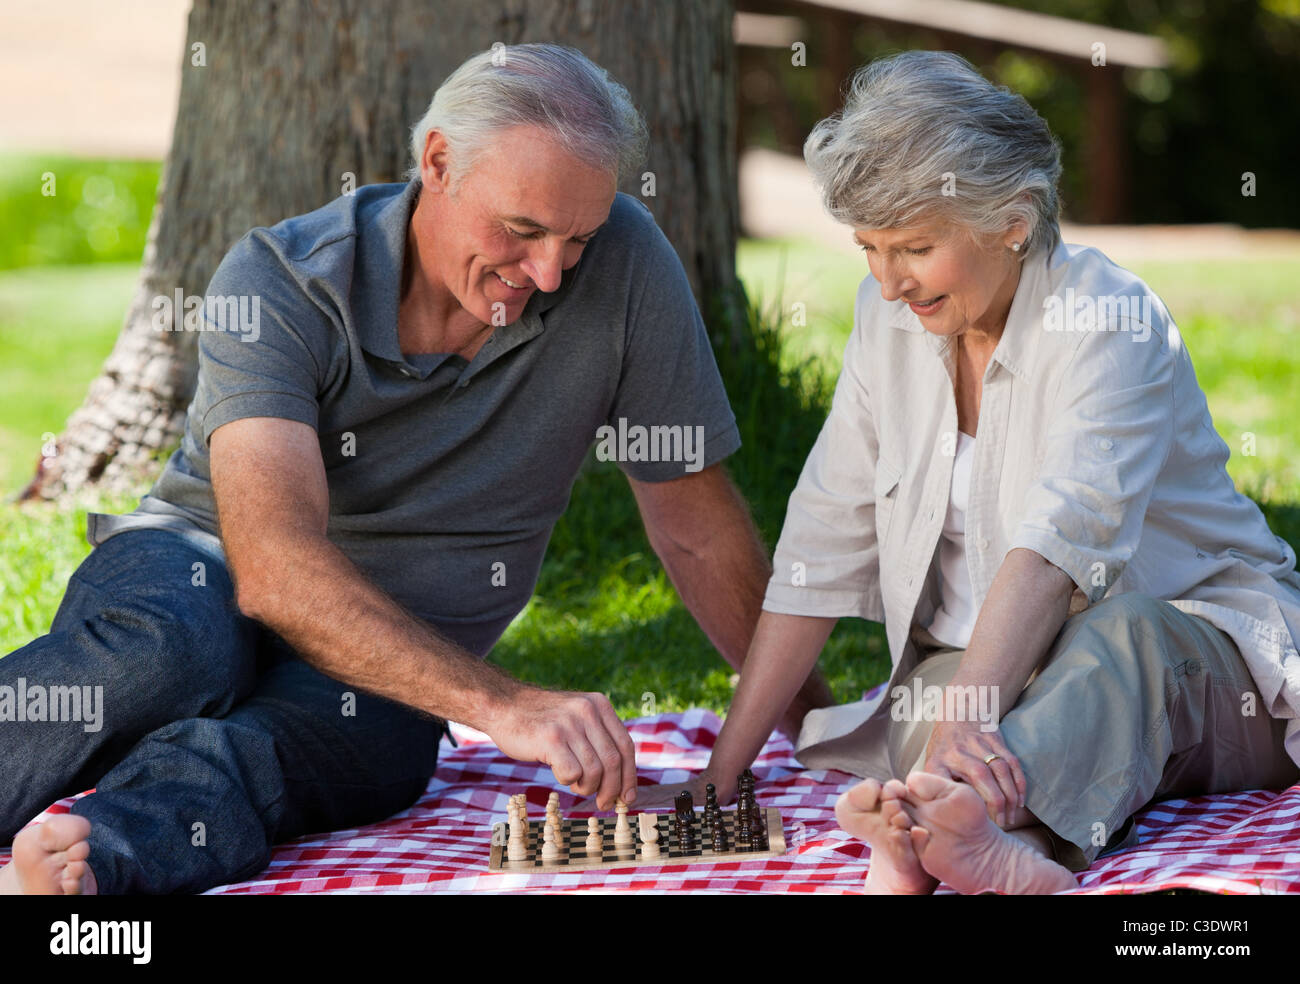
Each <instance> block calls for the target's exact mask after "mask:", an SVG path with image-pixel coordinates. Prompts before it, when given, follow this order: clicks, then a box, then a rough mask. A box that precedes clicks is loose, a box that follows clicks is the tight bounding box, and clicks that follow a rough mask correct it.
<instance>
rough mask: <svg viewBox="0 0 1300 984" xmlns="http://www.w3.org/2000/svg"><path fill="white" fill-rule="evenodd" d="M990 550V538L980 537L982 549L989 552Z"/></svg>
mask: <svg viewBox="0 0 1300 984" xmlns="http://www.w3.org/2000/svg"><path fill="white" fill-rule="evenodd" d="M988 548H989V538H988V537H986V536H982V537H980V549H981V550H987V549H988Z"/></svg>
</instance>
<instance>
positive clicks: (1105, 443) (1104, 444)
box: [1097, 437, 1115, 451]
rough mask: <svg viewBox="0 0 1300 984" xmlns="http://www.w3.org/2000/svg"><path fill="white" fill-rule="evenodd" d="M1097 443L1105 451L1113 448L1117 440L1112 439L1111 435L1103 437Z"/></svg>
mask: <svg viewBox="0 0 1300 984" xmlns="http://www.w3.org/2000/svg"><path fill="white" fill-rule="evenodd" d="M1097 443H1098V444H1099V445H1100V446H1101V449H1102V450H1103V451H1109V450H1110V449H1111V448H1113V447H1114V446H1115V442H1114V441H1112V440H1111V439H1110V438H1109V437H1103V438H1102V439H1101V440H1100V441H1098V442H1097Z"/></svg>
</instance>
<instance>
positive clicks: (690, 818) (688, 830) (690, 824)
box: [673, 789, 695, 851]
mask: <svg viewBox="0 0 1300 984" xmlns="http://www.w3.org/2000/svg"><path fill="white" fill-rule="evenodd" d="M673 807H674V809H675V812H674V813H673V820H674V823H675V824H676V828H677V842H678V844H679V845H680V846H681V849H682V850H683V851H693V850H695V798H694V797H693V796H691V791H690V790H689V789H683V790H682V791H681V792H680V793H678V794H677V795H676V796H674V797H673Z"/></svg>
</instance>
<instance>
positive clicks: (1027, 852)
mask: <svg viewBox="0 0 1300 984" xmlns="http://www.w3.org/2000/svg"><path fill="white" fill-rule="evenodd" d="M904 803H905V809H906V810H907V812H908V813H909V814H910V815H911V818H912V822H913V825H912V828H911V830H910V832H909V833H910V835H911V838H912V847H913V849H914V850H915V851H916V856H917V857H918V858H919V859H920V862H921V866H922V868H924V870H926V871H928V872H929V873H930V874H931V875H933V876H934V877H935V878H938V879H940V880H941V881H943V882H944V883H945V884H947V885H950V886H952V887H953V888H954V889H956V890H957V891H958V892H961V893H962V894H963V895H973V894H975V893H978V892H1000V893H1002V894H1004V895H1048V894H1050V893H1052V892H1063V891H1067V890H1069V889H1072V888H1078V887H1079V883H1078V881H1077V880H1076V879H1075V877H1074V875H1073V874H1071V873H1070V872H1069V871H1068V870H1067V869H1065V868H1063V867H1061V866H1060V865H1059V864H1057V863H1056V862H1055V861H1052V860H1051V859H1050V858H1046V857H1044V856H1043V855H1042V854H1040V853H1038V852H1037V851H1035V850H1034V849H1033V848H1032V847H1030V846H1029V845H1028V844H1026V843H1025V842H1024V841H1022V840H1019V839H1017V838H1016V837H1013V836H1011V835H1010V834H1007V833H1005V832H1004V831H1002V830H1000V829H999V828H998V826H997V825H996V824H994V823H993V821H992V820H990V819H989V815H988V811H987V808H986V807H985V805H984V800H983V799H981V798H980V794H979V793H977V792H975V790H974V789H973V788H972V787H970V786H969V785H967V784H966V783H962V782H953V781H952V780H951V779H945V778H944V777H943V776H936V775H931V774H930V773H928V772H913V773H912V774H911V775H910V776H908V777H907V796H906V797H905V799H904Z"/></svg>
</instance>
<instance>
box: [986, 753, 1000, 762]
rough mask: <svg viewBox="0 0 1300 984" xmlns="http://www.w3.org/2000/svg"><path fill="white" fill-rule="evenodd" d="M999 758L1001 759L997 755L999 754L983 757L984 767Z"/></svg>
mask: <svg viewBox="0 0 1300 984" xmlns="http://www.w3.org/2000/svg"><path fill="white" fill-rule="evenodd" d="M1001 757H1002V756H1001V755H999V754H997V752H994V753H993V754H992V755H989V756H986V757H985V759H984V764H985V765H988V764H989V763H990V762H992V761H993V760H994V759H1000V758H1001Z"/></svg>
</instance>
